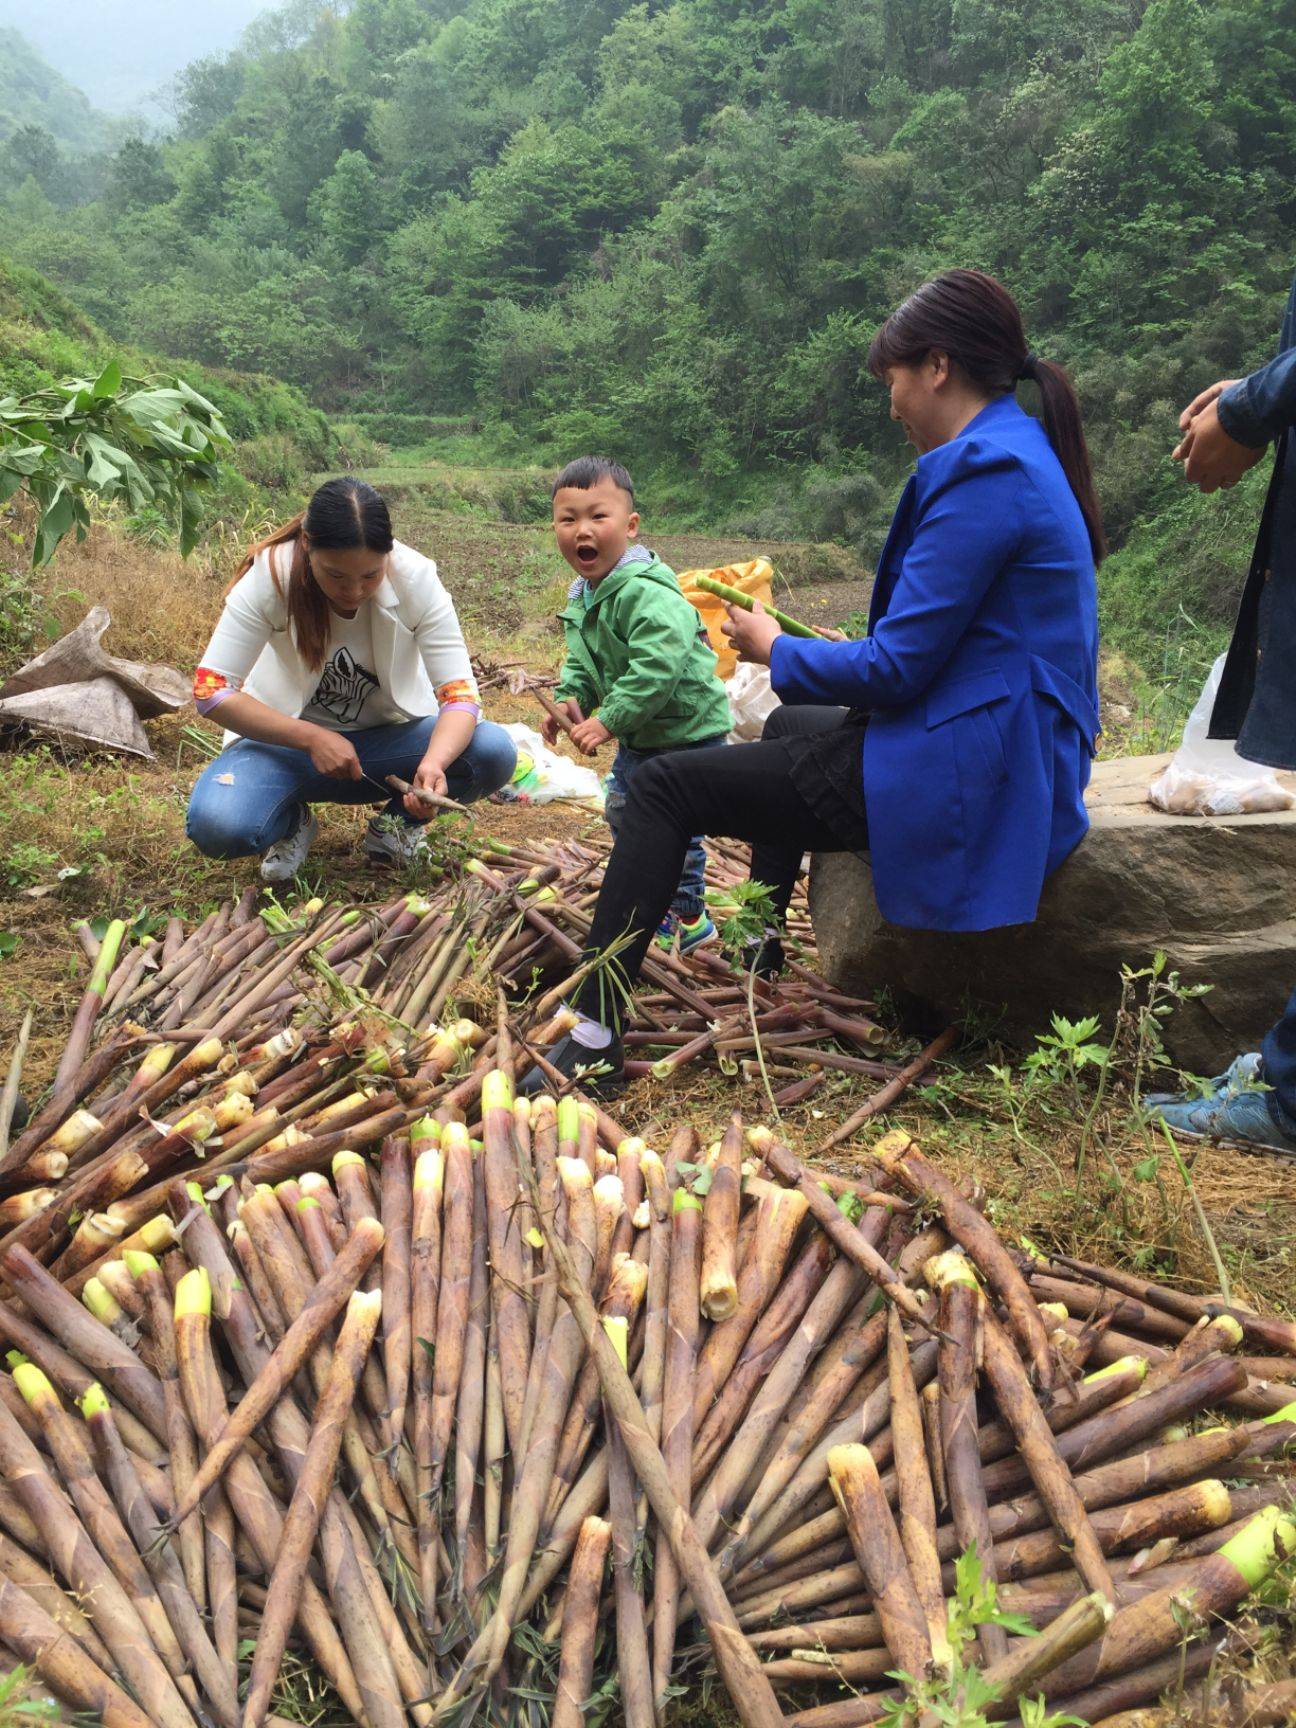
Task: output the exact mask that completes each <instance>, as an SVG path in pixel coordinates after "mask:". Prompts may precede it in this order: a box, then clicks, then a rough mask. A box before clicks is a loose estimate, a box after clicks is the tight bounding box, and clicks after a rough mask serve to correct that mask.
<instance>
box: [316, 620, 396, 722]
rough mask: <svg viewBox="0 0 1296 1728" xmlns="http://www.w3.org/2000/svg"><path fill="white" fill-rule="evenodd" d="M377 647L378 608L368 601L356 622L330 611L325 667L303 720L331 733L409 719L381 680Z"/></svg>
mask: <svg viewBox="0 0 1296 1728" xmlns="http://www.w3.org/2000/svg"><path fill="white" fill-rule="evenodd" d="M377 664H378V662H377V656H376V655H375V654H374V645H373V602H372V601H371V600H365V601H363V602H362V603H361V604H360V605H359V606H358V607H357V608H356V612H355V616H354V617H353V618H346V617H344V616H343V615H342V613H340V612H335V611H333V609H332V608H331V607H330V609H329V639H328V647H327V648H326V649H325V650H324V667H323V670H322V671H321V673H320V677H319V683H318V684H316V686H315V692H314V694H313V695H312V696H311V698H310V700H309V701H308V702H307V704H306V706H305V707H304V708H303V709H302V713H301V717H302V719H303V720H309V721H310V722H311V724H312V725H315V726H326V727H327V728H328V729H329V731H331V732H360V731H363V730H365V729H366V728H367V727H370V726H388V725H393V724H396V723H398V722H400V721H402V720H404V719H405V718H406V716H405V715H404V714H402V713H401V711H400V709H399V708H397V707H396V705H395V703H394V702H393V701H392V700H391V697H390V696H389V694H388V693H387V691H385V690H384V689H383V687H382V684H381V682H380V680H379V677H378V673H377V671H376V667H377Z"/></svg>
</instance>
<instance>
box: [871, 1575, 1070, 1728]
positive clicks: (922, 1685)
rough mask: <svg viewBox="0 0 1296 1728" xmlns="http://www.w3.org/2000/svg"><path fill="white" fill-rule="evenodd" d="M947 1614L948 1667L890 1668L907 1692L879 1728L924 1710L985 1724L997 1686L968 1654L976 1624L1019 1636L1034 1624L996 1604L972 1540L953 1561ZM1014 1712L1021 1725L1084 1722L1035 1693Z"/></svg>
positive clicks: (908, 1726)
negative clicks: (932, 1673)
mask: <svg viewBox="0 0 1296 1728" xmlns="http://www.w3.org/2000/svg"><path fill="white" fill-rule="evenodd" d="M947 1614H948V1622H947V1623H948V1627H949V1641H950V1651H951V1658H950V1665H949V1671H948V1673H942V1674H939V1675H937V1676H936V1677H935V1678H929V1677H923V1678H921V1679H916V1678H915V1677H914V1676H913V1675H912V1674H906V1673H903V1672H901V1671H897V1672H896V1673H895V1674H893V1675H892V1676H891V1678H892V1679H895V1680H899V1681H900V1682H901V1683H902V1684H903V1685H904V1686H905V1688H906V1694H907V1695H906V1696H905V1698H904V1699H903V1700H900V1701H899V1702H897V1703H895V1704H893V1705H892V1706H891V1707H890V1708H889V1709H888V1710H887V1711H886V1712H885V1714H884V1715H882V1716H881V1717H879V1719H878V1721H879V1728H914V1724H915V1723H917V1722H918V1721H920V1720H921V1719H922V1718H923V1717H925V1716H928V1717H930V1719H931V1720H932V1721H933V1722H938V1723H939V1724H940V1725H941V1728H990V1719H989V1716H988V1715H987V1713H986V1712H987V1709H988V1706H989V1705H991V1704H993V1703H994V1701H995V1699H996V1698H997V1696H998V1692H997V1690H996V1688H995V1687H993V1686H990V1685H987V1683H986V1678H985V1675H984V1673H983V1672H982V1670H981V1669H980V1668H978V1667H977V1666H976V1664H975V1662H974V1661H973V1659H972V1646H973V1645H974V1643H975V1642H976V1635H977V1628H978V1627H979V1626H1002V1627H1003V1629H1004V1631H1005V1632H1013V1633H1016V1634H1017V1635H1018V1636H1020V1637H1029V1636H1032V1635H1033V1634H1034V1631H1035V1628H1034V1626H1033V1625H1032V1624H1031V1622H1030V1621H1029V1620H1027V1619H1026V1618H1025V1617H1024V1616H1023V1615H1021V1614H1009V1613H1006V1612H1005V1611H1004V1610H1003V1609H1002V1608H1000V1606H999V1600H998V1592H997V1590H996V1588H995V1583H994V1580H993V1579H991V1578H987V1577H986V1574H985V1568H984V1566H983V1565H982V1563H981V1557H980V1555H979V1554H978V1553H977V1549H976V1543H975V1542H973V1543H972V1544H971V1545H970V1546H969V1547H968V1549H967V1551H966V1552H965V1553H963V1554H960V1556H959V1557H958V1559H957V1560H956V1561H955V1562H954V1595H953V1597H952V1599H951V1601H950V1603H949V1606H948V1610H947ZM1018 1713H1019V1714H1020V1716H1021V1719H1022V1722H1023V1724H1024V1725H1025V1728H1071V1725H1072V1724H1075V1725H1076V1728H1084V1723H1083V1721H1082V1720H1081V1718H1080V1717H1079V1716H1068V1715H1065V1714H1061V1713H1059V1712H1057V1711H1052V1712H1050V1711H1048V1710H1047V1709H1046V1708H1045V1705H1044V1702H1043V1700H1042V1699H1039V1698H1035V1699H1030V1698H1022V1699H1020V1700H1018Z"/></svg>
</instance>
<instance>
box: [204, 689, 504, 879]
mask: <svg viewBox="0 0 1296 1728" xmlns="http://www.w3.org/2000/svg"><path fill="white" fill-rule="evenodd" d="M435 724H436V716H435V715H434V714H433V715H429V716H428V717H427V718H426V719H423V720H409V721H405V722H403V723H402V724H399V725H395V726H370V727H367V728H366V729H365V730H364V731H361V732H344V733H343V734H342V736H343V737H344V738H348V739H350V741H351V743H352V744H353V745H354V746H355V752H356V755H357V756H358V757H359V758H360V766H361V768H362V769H363V771H364V773H365V775H366V778H365V779H363V780H339V779H335V778H334V777H333V776H332V775H331V774H321V773H320V772H319V771H318V769H317V768H316V767H315V765H314V763H313V762H312V761H311V759H310V756H309V755H308V754H307V752H306V751H305V750H292V749H289V748H287V747H286V746H285V745H282V744H260V743H257V742H256V741H255V740H254V739H251V738H239V739H236V740H235V742H234V743H233V744H231V745H230V746H229V747H228V749H225V750H222V751H221V753H220V755H219V756H218V757H217V758H216V760H215V761H214V762H209V763H208V764H207V766H206V768H204V769H203V771H202V773H201V774H200V775H199V776H198V782H197V784H196V785H195V787H194V789H193V794H192V796H191V797H190V799H189V814H188V817H187V818H186V821H185V832H186V833H187V834H188V836H189V838H190V839H191V840H192V841H193V843H194V845H195V846H196V847H197V848H198V850H199V851H200V852H203V853H205V854H206V855H207V857H209V858H246V857H248V856H249V855H252V854H259V853H262V852H264V851H266V849H267V848H268V847H270V846H273V845H275V843H276V842H277V841H279V840H283V839H284V838H285V837H286V836H287V835H288V834H290V833H291V832H292V830H293V829H294V828H295V827H296V825H297V821H298V818H299V816H300V813H301V807H302V805H304V804H305V805H310V804H376V803H378V802H379V801H380V788H381V787H382V785H383V782H384V781H385V779H386V777H387V775H388V774H397V775H399V776H400V778H401V779H402V780H412V779H413V777H414V774H415V772H416V770H417V768H418V765H419V763H420V762H421V761H422V760H423V757H424V754H425V753H426V751H427V747H428V740H429V738H430V737H431V736H432V728H433V727H434V726H435ZM516 761H517V752H516V750H515V749H514V747H513V740H512V739H511V738H510V737H509V735H508V733H507V732H506V731H505V730H504V728H503V727H502V726H497V725H495V724H494V722H493V721H490V720H483V721H481V722H480V723H479V724H478V726H477V729H476V731H475V732H474V733H473V735H472V739H471V741H470V743H469V745H468V748H467V749H466V750H465V751H464V752H463V754H462V755H461V756H460V757H459V758H458V760H457V761H454V762H452V763H451V764H450V766H449V768H448V769H447V770H446V787H447V790H448V792H449V794H450V796H451V797H452V798H457V799H458V800H459V802H460V803H461V804H471V803H473V802H474V800H476V799H478V798H485V797H488V796H489V794H490V793H492V792H497V791H498V790H499V788H500V787H501V786H505V785H507V784H508V781H509V780H510V778H511V777H512V774H513V768H514V765H515V764H516ZM375 782H377V784H375ZM384 814H386V815H390V816H394V817H397V818H399V819H400V820H401V821H402V822H406V823H409V824H410V825H411V826H421V824H418V823H416V821H415V818H413V817H412V816H410V815H408V814H407V813H406V810H405V807H404V805H403V804H402V802H401V800H400V799H399V798H391V799H389V801H388V802H387V804H386V805H385V807H384Z"/></svg>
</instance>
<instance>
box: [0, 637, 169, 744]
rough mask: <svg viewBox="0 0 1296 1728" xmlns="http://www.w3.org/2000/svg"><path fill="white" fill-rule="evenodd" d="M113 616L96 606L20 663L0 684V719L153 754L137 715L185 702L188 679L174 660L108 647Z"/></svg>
mask: <svg viewBox="0 0 1296 1728" xmlns="http://www.w3.org/2000/svg"><path fill="white" fill-rule="evenodd" d="M111 622H112V619H111V618H110V616H109V614H108V609H107V607H105V606H95V607H93V608H92V609H91V611H89V612H88V613H87V614H86V616H85V617H84V618H83V619H82V620H81V622H80V623H79V624H78V625H77V627H76V629H75V630H69V631H68V633H67V635H66V636H61V637H60V638H59V640H58V641H57V642H55V643H53V644H52V646H50V647H49V648H47V649H46V650H45V651H44V653H43V654H38V655H37V656H36V658H35V659H34V660H29V661H28V662H27V664H26V665H25V666H20V667H19V668H18V670H17V671H16V672H15V673H13V675H12V676H11V677H10V678H8V679H7V680H6V681H5V684H4V686H3V688H0V724H5V723H21V724H23V725H25V726H29V727H31V728H32V729H33V730H34V731H36V732H43V733H48V734H50V735H52V736H53V737H55V738H57V739H58V740H59V742H60V743H61V744H63V745H65V746H74V745H81V746H83V747H86V748H90V749H102V750H121V751H124V752H125V753H126V754H127V755H131V756H143V757H146V758H151V757H152V755H153V752H152V750H151V749H150V748H149V742H148V739H147V738H146V736H145V734H144V728H143V727H142V726H141V725H140V720H141V719H144V720H154V719H156V718H157V717H158V715H160V714H169V713H174V711H175V710H176V709H177V708H182V707H183V706H184V704H185V703H186V702H187V701H188V700H189V685H188V683H187V681H186V680H185V679H184V678H183V677H182V676H181V674H180V673H179V672H177V671H176V670H175V669H174V668H173V667H171V666H144V665H140V664H139V663H138V662H137V661H134V660H120V659H118V657H117V656H116V655H115V654H109V653H108V651H107V650H106V649H105V648H104V646H103V640H102V639H103V634H104V632H105V631H106V630H107V628H108V626H109V624H110V623H111Z"/></svg>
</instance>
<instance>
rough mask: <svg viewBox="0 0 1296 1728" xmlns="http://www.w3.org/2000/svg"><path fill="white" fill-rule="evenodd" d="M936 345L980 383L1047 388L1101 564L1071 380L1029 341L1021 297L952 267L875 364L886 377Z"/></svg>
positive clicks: (979, 274)
mask: <svg viewBox="0 0 1296 1728" xmlns="http://www.w3.org/2000/svg"><path fill="white" fill-rule="evenodd" d="M933 351H936V352H939V353H943V354H948V356H949V358H950V360H951V362H953V363H954V364H955V365H958V366H960V367H961V368H962V369H963V371H964V372H965V373H966V374H967V376H968V377H969V378H970V379H971V380H972V382H973V383H974V384H977V385H979V386H980V388H981V389H983V390H987V391H989V392H990V393H991V394H992V395H996V396H1000V395H1007V393H1008V392H1009V391H1010V390H1014V389H1016V387H1017V385H1018V383H1020V382H1021V381H1022V380H1023V379H1030V380H1031V381H1032V382H1033V383H1035V384H1037V385H1038V386H1039V392H1040V396H1041V398H1042V399H1043V406H1044V430H1045V431H1046V432H1047V434H1048V439H1049V443H1050V444H1051V445H1052V446H1053V451H1054V454H1055V455H1056V456H1057V459H1058V461H1059V462H1060V463H1061V465H1062V471H1063V473H1064V474H1065V475H1066V477H1067V480H1068V481H1069V482H1070V485H1071V490H1072V492H1073V493H1074V494H1075V501H1076V503H1077V504H1078V505H1079V506H1080V513H1081V515H1082V516H1083V517H1084V522H1085V527H1086V528H1087V529H1088V531H1089V545H1090V547H1091V548H1092V550H1093V558H1094V563H1095V564H1097V563H1100V562H1101V560H1102V557H1103V554H1104V553H1105V551H1106V549H1107V547H1106V539H1105V537H1104V534H1103V524H1102V511H1101V509H1100V508H1099V504H1098V493H1097V490H1096V489H1095V487H1094V480H1093V469H1092V468H1091V467H1090V464H1089V450H1088V446H1087V445H1086V444H1085V435H1084V427H1083V425H1082V424H1081V419H1080V403H1079V400H1078V399H1077V397H1076V393H1075V390H1074V388H1073V387H1072V384H1071V380H1070V379H1069V378H1068V377H1067V375H1066V373H1065V371H1064V370H1063V369H1062V367H1061V366H1058V365H1055V364H1054V362H1053V361H1052V360H1041V359H1040V357H1039V355H1038V354H1035V353H1032V352H1031V351H1030V350H1029V349H1028V348H1027V346H1026V332H1025V329H1024V327H1023V325H1022V316H1021V312H1020V311H1019V310H1018V306H1017V302H1016V301H1015V300H1014V299H1013V297H1012V295H1011V294H1010V293H1009V292H1008V290H1007V289H1006V288H1005V287H1004V285H1003V283H1002V282H996V281H995V279H994V277H993V276H987V275H985V273H984V272H983V271H981V270H947V271H946V272H945V274H944V275H943V276H935V277H933V278H932V280H931V281H930V282H924V283H923V285H922V287H921V288H919V289H918V290H917V291H916V292H915V293H913V294H911V295H910V296H909V298H908V299H907V300H906V301H905V302H904V303H903V305H901V306H899V307H897V308H896V310H895V311H894V312H893V313H892V314H891V316H890V317H889V318H888V319H887V321H886V323H885V324H883V326H882V328H881V329H880V330H879V331H878V333H877V335H876V336H875V337H874V338H873V341H872V342H871V344H870V345H869V353H868V366H869V371H870V372H872V374H873V376H874V377H875V378H881V377H882V376H883V375H884V374H885V373H886V371H887V369H888V367H891V366H913V365H916V364H917V363H918V361H920V360H922V359H923V358H924V357H925V356H926V355H928V354H930V353H932V352H933Z"/></svg>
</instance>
